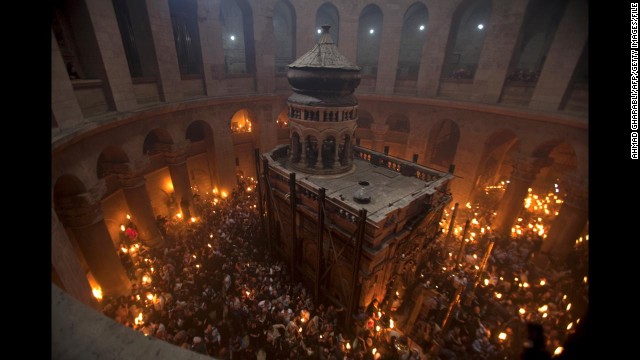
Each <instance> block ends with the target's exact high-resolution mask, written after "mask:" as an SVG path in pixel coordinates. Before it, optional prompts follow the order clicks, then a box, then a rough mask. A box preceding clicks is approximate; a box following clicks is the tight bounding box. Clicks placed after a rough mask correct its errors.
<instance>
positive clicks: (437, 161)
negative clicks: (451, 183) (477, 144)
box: [425, 119, 460, 169]
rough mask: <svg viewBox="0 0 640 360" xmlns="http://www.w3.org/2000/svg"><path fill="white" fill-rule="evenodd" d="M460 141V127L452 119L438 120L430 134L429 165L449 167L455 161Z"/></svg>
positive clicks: (427, 157)
mask: <svg viewBox="0 0 640 360" xmlns="http://www.w3.org/2000/svg"><path fill="white" fill-rule="evenodd" d="M459 141H460V127H459V126H458V124H457V123H456V122H455V121H453V120H450V119H443V120H440V121H438V122H437V123H436V124H435V125H434V126H433V127H432V128H431V132H430V134H429V142H428V148H427V154H426V156H425V158H426V159H427V165H430V166H433V165H436V166H438V167H440V168H443V169H448V168H449V166H450V165H451V164H453V163H454V160H455V157H456V152H457V149H458V142H459Z"/></svg>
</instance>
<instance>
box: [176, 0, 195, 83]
mask: <svg viewBox="0 0 640 360" xmlns="http://www.w3.org/2000/svg"><path fill="white" fill-rule="evenodd" d="M169 10H170V12H171V24H172V26H173V39H174V40H175V43H176V53H177V54H178V65H179V66H180V75H200V74H201V72H202V55H201V54H200V36H199V32H198V20H197V19H198V8H197V4H196V2H195V1H194V0H169Z"/></svg>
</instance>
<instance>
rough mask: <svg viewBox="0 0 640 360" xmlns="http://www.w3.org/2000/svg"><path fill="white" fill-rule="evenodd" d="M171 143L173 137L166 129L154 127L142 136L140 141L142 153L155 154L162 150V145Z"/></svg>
mask: <svg viewBox="0 0 640 360" xmlns="http://www.w3.org/2000/svg"><path fill="white" fill-rule="evenodd" d="M170 144H173V138H172V137H171V134H169V131H167V130H166V129H161V128H156V129H153V130H151V131H149V133H147V136H146V137H145V138H144V142H143V143H142V155H155V154H158V153H160V152H161V151H162V146H163V145H170Z"/></svg>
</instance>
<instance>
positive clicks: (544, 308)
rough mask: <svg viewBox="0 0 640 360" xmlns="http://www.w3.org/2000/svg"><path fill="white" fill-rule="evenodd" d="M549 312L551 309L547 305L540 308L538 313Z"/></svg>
mask: <svg viewBox="0 0 640 360" xmlns="http://www.w3.org/2000/svg"><path fill="white" fill-rule="evenodd" d="M547 310H549V307H548V306H547V305H546V304H545V305H542V306H541V307H539V308H538V311H540V312H545V311H547Z"/></svg>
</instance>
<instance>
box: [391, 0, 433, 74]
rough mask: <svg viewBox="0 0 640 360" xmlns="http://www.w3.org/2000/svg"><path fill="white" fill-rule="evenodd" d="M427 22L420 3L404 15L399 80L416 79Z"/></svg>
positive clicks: (423, 7)
mask: <svg viewBox="0 0 640 360" xmlns="http://www.w3.org/2000/svg"><path fill="white" fill-rule="evenodd" d="M427 20H428V14H427V8H426V7H425V6H424V5H423V4H421V3H415V4H413V5H411V7H409V9H407V12H406V13H405V14H404V19H403V22H402V35H401V37H400V53H399V55H398V67H397V76H398V77H399V78H403V79H413V80H414V79H417V78H418V71H419V70H420V59H421V58H422V46H423V45H424V41H425V39H426V34H427V26H428V24H427Z"/></svg>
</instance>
